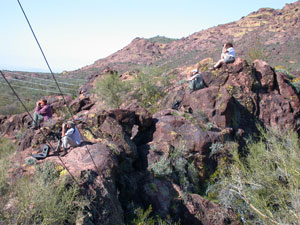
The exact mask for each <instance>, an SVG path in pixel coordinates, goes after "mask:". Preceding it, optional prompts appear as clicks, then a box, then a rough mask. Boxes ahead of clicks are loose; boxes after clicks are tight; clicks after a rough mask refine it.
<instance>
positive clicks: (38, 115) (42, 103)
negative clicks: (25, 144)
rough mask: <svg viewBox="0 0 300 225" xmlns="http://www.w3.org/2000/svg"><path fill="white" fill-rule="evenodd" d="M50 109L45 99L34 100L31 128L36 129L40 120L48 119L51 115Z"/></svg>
mask: <svg viewBox="0 0 300 225" xmlns="http://www.w3.org/2000/svg"><path fill="white" fill-rule="evenodd" d="M52 114H53V112H52V109H51V106H50V105H49V104H47V100H46V99H42V100H39V101H38V102H36V108H35V112H34V114H33V126H32V127H33V128H34V129H36V128H38V126H39V125H40V123H41V122H43V121H46V120H48V119H49V118H51V117H52Z"/></svg>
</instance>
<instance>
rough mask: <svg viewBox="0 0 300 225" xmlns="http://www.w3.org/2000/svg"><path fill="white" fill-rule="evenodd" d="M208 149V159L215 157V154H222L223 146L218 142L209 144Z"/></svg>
mask: <svg viewBox="0 0 300 225" xmlns="http://www.w3.org/2000/svg"><path fill="white" fill-rule="evenodd" d="M209 149H210V154H209V157H212V156H213V155H216V154H218V153H220V152H222V151H223V149H224V145H223V144H222V143H220V142H215V143H212V144H211V146H210V147H209Z"/></svg>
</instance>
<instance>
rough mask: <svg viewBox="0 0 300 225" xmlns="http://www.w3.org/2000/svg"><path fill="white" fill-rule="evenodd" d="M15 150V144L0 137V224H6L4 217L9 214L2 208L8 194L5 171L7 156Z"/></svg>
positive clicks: (7, 198) (8, 163)
mask: <svg viewBox="0 0 300 225" xmlns="http://www.w3.org/2000/svg"><path fill="white" fill-rule="evenodd" d="M15 150H16V146H15V145H14V144H13V143H12V142H11V141H10V140H9V139H7V138H3V137H2V138H0V224H8V223H5V222H4V221H5V219H6V217H8V216H9V214H8V213H7V212H6V211H5V209H4V208H5V205H6V203H7V202H8V200H9V195H10V186H9V182H8V177H7V175H8V174H7V171H8V169H9V166H10V160H9V156H10V154H12V153H13V152H14V151H15ZM2 221H3V223H2Z"/></svg>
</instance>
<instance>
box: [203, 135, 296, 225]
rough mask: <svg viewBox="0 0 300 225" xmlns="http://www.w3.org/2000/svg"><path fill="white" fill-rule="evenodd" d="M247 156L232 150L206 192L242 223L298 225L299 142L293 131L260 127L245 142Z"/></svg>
mask: <svg viewBox="0 0 300 225" xmlns="http://www.w3.org/2000/svg"><path fill="white" fill-rule="evenodd" d="M246 151H247V152H248V154H247V156H245V157H243V156H241V155H239V152H238V150H237V149H234V151H233V152H232V158H231V160H230V161H232V164H231V165H227V167H228V169H226V167H225V168H224V170H222V171H219V179H218V180H217V182H216V183H215V184H214V185H213V187H210V190H209V192H217V193H218V200H219V203H220V204H221V205H223V206H224V207H226V208H232V209H234V210H235V212H236V213H237V214H238V215H240V217H241V219H242V221H243V222H244V224H300V210H299V209H300V201H299V199H300V191H299V187H300V169H299V165H300V143H299V138H298V135H297V133H295V132H292V131H284V132H283V131H277V130H268V131H264V130H262V129H261V137H260V140H259V141H256V142H254V141H249V142H248V144H247V148H246Z"/></svg>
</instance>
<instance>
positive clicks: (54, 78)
mask: <svg viewBox="0 0 300 225" xmlns="http://www.w3.org/2000/svg"><path fill="white" fill-rule="evenodd" d="M17 1H18V3H19V6H20V8H21V10H22V12H23V14H24V16H25V19H26V21H27V24H28V26H29V28H30V30H31V33H32V35H33V36H34V39H35V41H36V43H37V45H38V46H39V49H40V51H41V53H42V55H43V57H44V60H45V62H46V64H47V66H48V69H49V71H50V73H51V75H52V77H53V80H54V81H55V83H56V86H57V88H58V90H59V92H60V93H61V96H62V99H63V101H64V104H65V105H66V106H67V108H68V111H69V113H70V115H71V118H72V120H73V122H74V123H75V126H76V120H75V119H74V116H73V113H72V111H71V109H70V107H69V105H68V103H67V102H66V100H65V97H64V94H63V93H62V91H61V89H60V87H59V84H58V83H57V80H56V78H55V76H54V73H53V71H52V69H51V67H50V65H49V63H48V60H47V58H46V56H45V54H44V52H43V49H42V47H41V45H40V43H39V41H38V39H37V37H36V35H35V33H34V31H33V29H32V27H31V25H30V22H29V20H28V18H27V16H26V13H25V11H24V10H23V7H22V5H21V3H20V1H19V0H17ZM78 131H79V130H78ZM79 132H80V131H79ZM80 135H81V134H80ZM86 150H87V152H88V154H89V155H90V157H91V160H92V162H93V164H94V166H95V169H96V170H97V171H98V173H99V176H100V172H99V169H98V167H97V165H96V163H95V161H94V159H93V157H92V155H91V152H90V151H89V149H88V147H87V145H86Z"/></svg>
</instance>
